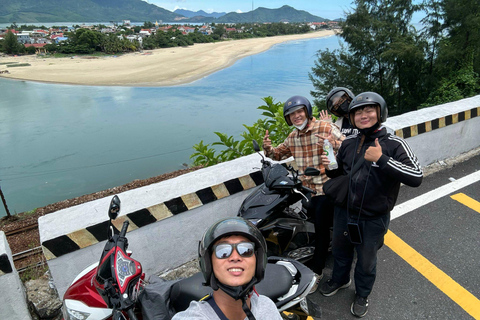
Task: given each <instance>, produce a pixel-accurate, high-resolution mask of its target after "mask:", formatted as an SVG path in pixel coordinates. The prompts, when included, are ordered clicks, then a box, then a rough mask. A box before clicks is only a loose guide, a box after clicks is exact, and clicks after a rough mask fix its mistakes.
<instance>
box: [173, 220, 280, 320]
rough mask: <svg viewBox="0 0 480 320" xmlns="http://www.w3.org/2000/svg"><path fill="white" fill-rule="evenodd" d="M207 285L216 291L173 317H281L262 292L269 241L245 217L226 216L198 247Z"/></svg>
mask: <svg viewBox="0 0 480 320" xmlns="http://www.w3.org/2000/svg"><path fill="white" fill-rule="evenodd" d="M198 256H199V259H200V268H201V269H202V273H203V277H204V279H205V283H204V284H205V285H207V286H210V287H212V289H213V290H214V292H213V294H212V295H211V296H210V297H209V298H207V299H205V300H203V301H200V302H196V301H193V302H191V303H190V306H189V307H188V309H187V310H185V311H183V312H180V313H177V314H176V315H175V316H174V317H173V320H181V319H198V320H200V319H205V320H206V319H213V320H215V319H221V320H224V319H227V320H244V319H248V320H253V319H257V320H270V319H273V320H275V319H278V320H281V319H282V317H281V316H280V313H279V312H278V310H277V307H276V306H275V304H274V303H273V301H272V300H270V299H269V298H268V297H266V296H263V295H259V294H258V293H257V292H256V291H255V289H254V285H255V284H256V283H258V282H260V281H261V280H262V279H263V277H264V274H265V268H266V265H267V254H266V243H265V239H264V238H263V236H262V234H261V233H260V231H259V230H258V229H257V228H256V227H255V226H254V225H253V224H252V223H250V222H249V221H246V220H244V219H242V218H227V219H223V220H220V221H218V222H216V223H215V224H214V225H212V226H211V227H210V228H208V229H207V230H206V231H205V233H204V235H203V237H202V240H201V241H200V244H199V248H198Z"/></svg>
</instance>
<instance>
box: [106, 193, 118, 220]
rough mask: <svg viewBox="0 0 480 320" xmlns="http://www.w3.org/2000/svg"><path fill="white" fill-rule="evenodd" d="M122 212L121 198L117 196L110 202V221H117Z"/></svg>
mask: <svg viewBox="0 0 480 320" xmlns="http://www.w3.org/2000/svg"><path fill="white" fill-rule="evenodd" d="M119 212H120V198H119V197H118V196H117V195H115V196H114V197H113V198H112V201H110V208H109V209H108V216H109V217H110V219H112V220H115V219H116V218H117V216H118V213H119Z"/></svg>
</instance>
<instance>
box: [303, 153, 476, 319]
mask: <svg viewBox="0 0 480 320" xmlns="http://www.w3.org/2000/svg"><path fill="white" fill-rule="evenodd" d="M392 217H393V219H392V221H391V223H390V230H389V233H388V234H387V236H386V237H385V246H384V247H383V248H382V249H381V250H380V251H379V254H378V263H377V280H376V282H375V286H374V288H373V292H372V293H371V295H370V297H369V310H368V313H367V315H366V316H365V317H364V319H387V320H388V319H395V320H397V319H412V320H413V319H415V320H416V319H455V320H462V319H465V320H467V319H480V156H479V155H477V156H475V157H473V158H472V159H470V160H468V161H465V162H462V163H460V164H457V165H455V166H454V167H453V168H451V169H446V170H443V171H440V172H437V173H434V174H431V175H429V176H427V177H425V178H424V180H423V183H422V185H421V186H420V187H418V188H410V187H406V186H403V187H402V188H401V191H400V194H399V199H398V201H397V206H396V208H395V209H394V211H393V212H392ZM332 266H333V261H332V257H330V259H329V261H328V266H327V268H328V269H327V271H326V277H325V278H329V276H330V274H331V268H332ZM352 269H353V268H352ZM324 273H325V272H324ZM352 277H353V271H352ZM325 278H324V279H325ZM354 295H355V286H354V284H353V283H352V285H351V286H350V287H349V288H347V289H344V290H340V291H339V292H338V293H337V294H336V295H334V296H332V297H324V296H322V295H321V294H320V293H319V292H318V291H317V292H316V293H314V294H312V295H310V297H311V298H312V300H313V301H315V302H317V303H319V304H320V306H321V307H322V311H323V316H322V319H355V317H354V316H353V315H352V314H351V313H350V305H351V303H352V301H353V298H354Z"/></svg>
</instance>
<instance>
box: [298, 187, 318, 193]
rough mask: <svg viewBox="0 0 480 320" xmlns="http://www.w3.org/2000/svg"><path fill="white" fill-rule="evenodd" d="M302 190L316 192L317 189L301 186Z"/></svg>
mask: <svg viewBox="0 0 480 320" xmlns="http://www.w3.org/2000/svg"><path fill="white" fill-rule="evenodd" d="M302 190H303V191H306V192H309V193H311V194H317V191H315V190H313V189H310V188H309V187H305V186H302Z"/></svg>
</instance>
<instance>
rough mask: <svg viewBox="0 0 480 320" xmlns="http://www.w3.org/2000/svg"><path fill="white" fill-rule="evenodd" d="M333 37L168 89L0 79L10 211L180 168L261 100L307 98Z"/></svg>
mask: <svg viewBox="0 0 480 320" xmlns="http://www.w3.org/2000/svg"><path fill="white" fill-rule="evenodd" d="M338 41H339V39H338V38H337V37H335V36H332V37H326V38H319V39H309V40H298V41H291V42H286V43H282V44H278V45H275V46H274V47H272V48H271V49H270V50H268V51H266V52H263V53H260V54H257V55H254V56H249V57H246V58H243V59H241V60H239V61H237V62H236V63H235V64H234V65H233V66H231V67H229V68H226V69H223V70H221V71H218V72H216V73H214V74H211V75H209V76H207V77H205V78H203V79H200V80H197V81H195V82H193V83H190V84H185V85H180V86H173V87H100V86H75V85H62V84H45V83H36V82H30V81H15V80H5V79H0V150H2V151H1V152H0V186H1V188H2V191H3V193H4V195H5V199H6V202H7V205H8V208H9V210H10V213H12V214H14V213H19V212H23V211H28V210H32V209H34V208H37V207H42V206H45V205H47V204H50V203H54V202H57V201H61V200H65V199H70V198H73V197H77V196H81V195H84V194H89V193H93V192H97V191H101V190H105V189H107V188H111V187H114V186H118V185H122V184H125V183H128V182H130V181H132V180H135V179H145V178H149V177H153V176H156V175H160V174H162V173H166V172H172V171H175V170H178V169H181V168H184V165H185V164H187V165H188V164H191V161H190V158H189V157H190V155H191V154H192V153H193V152H194V150H193V149H192V146H193V145H194V144H196V143H198V142H200V141H201V140H203V141H204V142H205V143H212V142H214V141H217V139H216V135H215V134H214V133H213V132H215V131H219V132H223V133H226V134H228V135H234V136H238V135H239V134H240V133H241V132H243V131H244V127H243V125H242V124H247V125H251V124H253V123H254V122H255V121H256V120H257V119H259V118H261V117H262V116H261V111H260V110H258V109H257V107H258V106H260V105H262V104H263V101H262V98H263V97H267V96H272V97H274V98H275V100H276V101H282V102H283V101H285V100H286V99H288V98H289V97H290V96H292V95H297V94H298V95H304V96H306V97H308V98H310V99H311V95H310V91H311V90H313V86H312V84H311V82H310V80H309V79H308V73H309V72H310V71H311V68H312V66H313V65H314V61H315V60H316V53H317V51H318V50H320V49H325V48H330V49H335V48H338V47H339V43H338ZM4 215H6V213H5V210H4V208H3V206H1V205H0V216H4Z"/></svg>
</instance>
